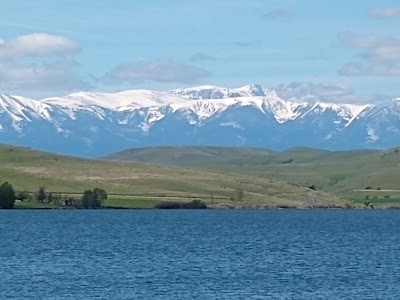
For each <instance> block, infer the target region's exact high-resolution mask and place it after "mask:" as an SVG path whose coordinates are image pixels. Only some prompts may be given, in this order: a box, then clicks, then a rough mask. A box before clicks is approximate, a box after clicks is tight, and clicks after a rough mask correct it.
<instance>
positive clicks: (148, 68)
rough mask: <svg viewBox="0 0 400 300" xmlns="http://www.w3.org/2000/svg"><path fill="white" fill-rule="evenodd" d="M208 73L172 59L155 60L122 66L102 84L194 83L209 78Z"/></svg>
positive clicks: (104, 79) (112, 71) (115, 69)
mask: <svg viewBox="0 0 400 300" xmlns="http://www.w3.org/2000/svg"><path fill="white" fill-rule="evenodd" d="M209 75H210V73H209V72H208V71H207V70H205V69H203V68H199V67H196V66H193V65H190V64H182V63H177V62H175V61H174V60H172V59H157V60H154V61H149V62H141V63H133V64H122V65H119V66H117V67H115V68H114V69H112V70H111V71H110V72H108V73H107V74H106V75H105V76H104V78H103V81H104V82H112V83H137V82H146V81H153V82H177V83H195V82H197V81H198V80H200V79H202V78H205V77H207V76H209Z"/></svg>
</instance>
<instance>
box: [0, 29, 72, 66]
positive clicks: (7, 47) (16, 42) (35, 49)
mask: <svg viewBox="0 0 400 300" xmlns="http://www.w3.org/2000/svg"><path fill="white" fill-rule="evenodd" d="M78 51H79V46H78V45H77V44H76V43H74V42H73V41H71V40H69V39H67V38H65V37H63V36H57V35H50V34H47V33H32V34H28V35H21V36H18V37H15V38H13V39H10V40H0V60H10V59H20V58H25V57H44V56H50V55H65V54H73V53H77V52H78Z"/></svg>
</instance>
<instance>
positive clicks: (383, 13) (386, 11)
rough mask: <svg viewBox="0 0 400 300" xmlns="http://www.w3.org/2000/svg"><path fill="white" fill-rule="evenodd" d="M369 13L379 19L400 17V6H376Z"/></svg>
mask: <svg viewBox="0 0 400 300" xmlns="http://www.w3.org/2000/svg"><path fill="white" fill-rule="evenodd" d="M367 15H368V16H370V17H372V18H379V19H388V18H400V7H375V8H371V9H370V10H368V12H367Z"/></svg>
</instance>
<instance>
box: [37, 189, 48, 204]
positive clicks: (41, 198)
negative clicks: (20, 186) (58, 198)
mask: <svg viewBox="0 0 400 300" xmlns="http://www.w3.org/2000/svg"><path fill="white" fill-rule="evenodd" d="M46 198H47V194H46V188H45V187H44V186H41V187H39V189H38V191H37V192H36V199H37V201H39V202H40V203H43V201H44V200H45V199H46Z"/></svg>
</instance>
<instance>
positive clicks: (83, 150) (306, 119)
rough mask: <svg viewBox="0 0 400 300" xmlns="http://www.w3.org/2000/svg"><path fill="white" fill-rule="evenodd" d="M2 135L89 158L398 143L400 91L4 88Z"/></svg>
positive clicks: (0, 107) (0, 115)
mask: <svg viewBox="0 0 400 300" xmlns="http://www.w3.org/2000/svg"><path fill="white" fill-rule="evenodd" d="M288 88H290V87H288ZM288 95H289V96H288ZM0 142H1V143H7V144H17V145H22V146H27V147H34V148H37V149H41V150H46V151H51V152H58V153H63V154H69V155H78V156H86V157H99V156H104V155H107V154H110V153H113V152H117V151H121V150H124V149H127V148H134V147H148V146H163V145H192V146H195V145H203V146H205V145H218V146H245V147H257V148H269V149H273V150H284V149H287V148H291V147H296V146H307V147H313V148H321V149H328V150H349V149H355V148H360V149H365V148H372V149H383V148H390V147H395V146H398V145H399V144H400V98H397V99H391V100H388V101H386V102H380V103H379V104H365V103H362V104H349V103H334V102H330V101H326V100H324V101H322V100H320V99H319V97H318V96H316V95H312V94H309V93H304V94H302V95H295V96H293V95H290V93H282V90H278V89H264V88H262V87H261V86H259V85H248V86H244V87H241V88H236V89H230V88H222V87H216V86H199V87H193V88H186V89H177V90H169V91H164V92H157V91H150V90H129V91H124V92H119V93H97V92H96V93H95V92H78V93H73V94H70V95H67V96H64V97H51V98H46V99H40V100H35V99H30V98H26V97H20V96H14V95H8V94H1V95H0Z"/></svg>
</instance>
